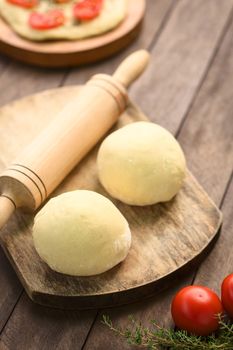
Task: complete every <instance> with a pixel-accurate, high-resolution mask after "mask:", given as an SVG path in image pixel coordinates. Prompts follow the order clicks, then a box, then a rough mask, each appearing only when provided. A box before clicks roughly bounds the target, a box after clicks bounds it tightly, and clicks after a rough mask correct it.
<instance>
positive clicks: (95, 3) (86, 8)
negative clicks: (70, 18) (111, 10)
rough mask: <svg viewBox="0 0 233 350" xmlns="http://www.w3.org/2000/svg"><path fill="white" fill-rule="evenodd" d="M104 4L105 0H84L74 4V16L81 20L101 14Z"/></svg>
mask: <svg viewBox="0 0 233 350" xmlns="http://www.w3.org/2000/svg"><path fill="white" fill-rule="evenodd" d="M102 6H103V0H82V1H80V2H78V3H77V4H75V5H74V8H73V12H74V17H75V18H76V19H77V20H80V21H88V20H90V19H93V18H95V17H97V16H98V15H99V14H100V12H101V9H102Z"/></svg>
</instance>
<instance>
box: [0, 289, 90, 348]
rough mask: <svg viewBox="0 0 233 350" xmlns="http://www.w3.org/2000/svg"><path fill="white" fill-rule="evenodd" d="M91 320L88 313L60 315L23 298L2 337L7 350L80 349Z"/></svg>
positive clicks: (54, 310)
mask: <svg viewBox="0 0 233 350" xmlns="http://www.w3.org/2000/svg"><path fill="white" fill-rule="evenodd" d="M92 320H93V313H92V312H91V311H85V312H77V311H67V312H65V311H61V310H56V309H51V308H45V307H41V306H38V305H36V304H34V303H32V302H31V301H29V300H28V297H27V296H26V295H25V294H23V297H22V298H21V301H20V303H19V304H18V305H17V312H16V313H14V316H13V318H12V319H11V321H10V322H11V326H10V327H7V329H6V331H5V332H4V335H3V336H2V337H1V343H0V348H1V349H2V346H3V348H6V349H9V350H13V349H14V350H17V349H18V350H22V349H25V350H26V349H27V350H35V349H49V350H68V349H77V350H78V349H81V346H82V344H83V342H84V340H85V338H86V334H87V330H88V329H89V328H90V326H91V324H92Z"/></svg>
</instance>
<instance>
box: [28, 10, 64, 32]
mask: <svg viewBox="0 0 233 350" xmlns="http://www.w3.org/2000/svg"><path fill="white" fill-rule="evenodd" d="M64 22H65V16H64V14H63V12H62V11H61V10H50V11H48V12H45V13H39V12H33V13H31V15H30V17H29V25H30V26H31V27H32V28H33V29H38V30H46V29H53V28H56V27H60V26H61V25H63V24H64Z"/></svg>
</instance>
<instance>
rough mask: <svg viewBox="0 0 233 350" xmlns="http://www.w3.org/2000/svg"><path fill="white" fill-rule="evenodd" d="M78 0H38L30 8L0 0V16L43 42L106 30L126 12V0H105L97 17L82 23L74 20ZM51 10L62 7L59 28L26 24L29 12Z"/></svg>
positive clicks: (16, 30)
mask: <svg viewBox="0 0 233 350" xmlns="http://www.w3.org/2000/svg"><path fill="white" fill-rule="evenodd" d="M74 3H77V0H71V1H69V2H68V3H64V4H57V3H55V2H53V1H52V0H41V1H40V4H39V5H38V6H37V7H36V8H33V9H30V10H28V9H24V8H21V7H19V6H15V5H12V4H10V3H9V2H7V1H6V0H0V15H1V16H2V17H3V18H4V19H5V20H6V21H7V23H8V24H9V25H10V26H11V27H12V29H13V30H14V31H15V32H16V33H18V34H19V35H21V36H22V37H24V38H26V39H30V40H33V41H44V40H51V39H65V40H77V39H84V38H88V37H92V36H96V35H100V34H102V33H105V32H107V31H109V30H111V29H113V28H115V27H116V26H117V25H118V24H119V23H120V22H122V21H123V19H124V18H125V16H126V14H127V0H105V1H104V5H103V8H102V10H101V13H100V15H99V16H98V17H96V18H94V19H92V20H90V21H85V22H77V21H76V20H75V18H74V17H73V11H72V9H73V4H74ZM51 9H62V10H63V11H64V14H65V17H66V22H65V24H64V25H62V26H61V27H57V28H54V29H49V30H35V29H33V28H31V27H30V26H29V24H28V18H29V16H30V13H31V12H34V11H37V12H47V11H48V10H51Z"/></svg>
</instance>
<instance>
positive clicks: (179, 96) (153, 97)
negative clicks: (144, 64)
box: [131, 0, 232, 133]
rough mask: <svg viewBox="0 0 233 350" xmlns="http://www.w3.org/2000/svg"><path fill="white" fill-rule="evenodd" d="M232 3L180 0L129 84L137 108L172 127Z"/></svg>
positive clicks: (183, 111)
mask: <svg viewBox="0 0 233 350" xmlns="http://www.w3.org/2000/svg"><path fill="white" fill-rule="evenodd" d="M231 9H232V1H229V0H223V1H221V5H220V3H219V1H218V0H206V1H202V0H196V1H186V0H181V1H180V2H179V3H178V6H177V7H176V9H175V11H173V13H172V15H171V18H170V20H169V23H168V25H167V26H166V27H165V29H164V31H163V32H162V34H161V36H160V37H159V40H158V42H157V44H156V45H155V47H154V49H153V51H152V64H151V65H150V66H149V68H148V69H147V71H146V73H145V74H144V75H143V76H142V79H140V81H138V82H136V83H135V84H134V86H133V88H132V93H131V96H132V98H133V100H135V101H137V103H138V104H139V106H140V107H141V108H142V110H143V112H144V113H145V114H147V115H148V116H149V117H150V118H151V119H152V120H153V121H155V122H158V123H159V124H161V125H163V126H164V127H166V128H168V129H169V130H170V131H171V132H173V133H175V132H176V130H177V127H178V125H179V124H180V122H181V121H182V119H183V118H184V116H185V115H186V113H187V110H188V108H189V107H190V105H191V103H192V100H193V98H194V96H195V93H196V91H197V90H198V88H199V86H200V84H201V82H202V79H203V77H204V76H205V74H206V70H207V69H208V67H209V63H210V61H211V59H212V57H213V56H214V55H215V50H216V47H217V46H218V43H219V40H221V35H222V33H223V31H224V27H225V25H226V22H227V19H228V18H229V16H230V11H231Z"/></svg>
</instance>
